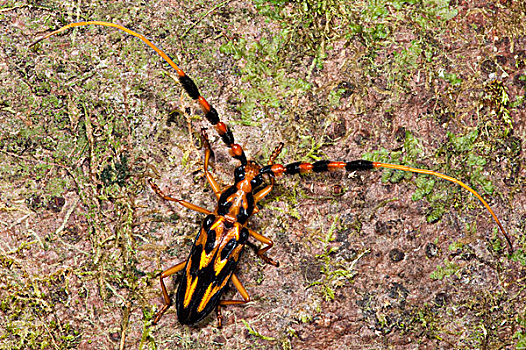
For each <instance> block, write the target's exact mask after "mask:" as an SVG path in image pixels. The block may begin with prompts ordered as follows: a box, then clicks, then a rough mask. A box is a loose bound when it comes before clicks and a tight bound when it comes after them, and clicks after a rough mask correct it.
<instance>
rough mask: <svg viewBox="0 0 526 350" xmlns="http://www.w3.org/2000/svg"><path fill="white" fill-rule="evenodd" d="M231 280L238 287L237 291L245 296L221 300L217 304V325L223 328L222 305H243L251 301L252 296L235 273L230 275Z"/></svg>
mask: <svg viewBox="0 0 526 350" xmlns="http://www.w3.org/2000/svg"><path fill="white" fill-rule="evenodd" d="M230 280H231V281H232V283H233V284H234V287H236V289H237V291H238V292H239V294H241V296H242V297H243V300H221V301H220V302H219V304H217V327H218V328H221V326H222V323H223V316H222V315H221V306H222V305H241V304H246V303H248V302H249V301H250V296H249V295H248V292H247V290H246V289H245V287H243V285H242V284H241V281H240V280H239V278H237V276H236V275H235V274H232V276H231V277H230Z"/></svg>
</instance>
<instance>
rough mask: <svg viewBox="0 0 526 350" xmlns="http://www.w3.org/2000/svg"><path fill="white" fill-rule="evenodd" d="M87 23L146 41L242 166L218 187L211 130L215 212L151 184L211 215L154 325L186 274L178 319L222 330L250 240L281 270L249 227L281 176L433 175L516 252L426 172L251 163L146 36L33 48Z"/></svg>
mask: <svg viewBox="0 0 526 350" xmlns="http://www.w3.org/2000/svg"><path fill="white" fill-rule="evenodd" d="M87 25H99V26H106V27H113V28H117V29H120V30H122V31H125V32H126V33H128V34H130V35H133V36H135V37H137V38H139V39H140V40H142V41H143V42H144V43H146V44H147V45H148V46H150V47H151V48H152V49H153V50H154V51H155V52H156V53H157V54H159V55H160V56H161V57H162V58H163V59H164V60H165V61H166V62H167V63H168V64H169V65H170V66H171V67H172V68H173V69H175V71H176V72H177V74H178V77H179V81H180V83H181V85H182V86H183V88H184V90H185V91H186V92H187V94H188V95H189V96H190V97H191V98H192V99H193V100H195V101H197V102H198V103H199V105H200V106H201V109H202V111H203V113H204V115H205V117H206V119H207V120H208V122H209V123H210V124H211V125H213V126H214V128H215V130H216V132H217V133H218V135H219V136H220V137H221V139H222V140H223V142H224V143H225V144H226V145H227V146H228V147H229V148H230V154H231V156H232V157H233V158H235V159H237V160H238V161H239V162H240V166H239V167H237V168H236V169H235V171H234V184H233V185H232V186H230V187H228V188H226V189H224V190H221V189H220V186H219V184H218V183H217V182H216V180H215V179H214V177H213V176H212V174H211V173H210V172H209V171H208V164H209V159H210V156H211V154H212V151H211V147H210V144H209V142H208V137H207V135H206V132H205V131H204V130H203V132H202V138H203V141H204V148H205V160H204V173H205V176H206V179H207V181H208V183H209V184H210V186H211V188H212V190H213V192H214V194H215V196H216V199H217V206H216V208H215V209H214V211H209V210H207V209H204V208H201V207H199V206H197V205H194V204H192V203H189V202H186V201H184V200H180V199H176V198H173V197H171V196H169V195H165V194H164V193H163V192H162V191H161V190H160V189H159V187H158V186H157V185H156V184H154V183H153V182H152V181H151V180H148V182H149V184H150V186H151V188H152V189H153V190H154V191H155V192H156V193H157V194H158V195H159V196H160V197H161V198H163V199H164V200H168V201H173V202H176V203H178V204H180V205H182V206H184V207H186V208H188V209H191V210H194V211H197V212H199V213H202V214H205V215H206V217H205V219H204V220H203V223H202V225H201V229H200V230H199V233H198V234H197V237H196V239H195V242H194V244H193V245H192V248H191V251H190V254H189V256H188V258H187V259H186V260H185V261H183V262H181V263H179V264H176V265H174V266H172V267H171V268H169V269H167V270H165V271H163V272H162V273H161V276H160V283H161V290H162V295H163V299H164V305H163V306H162V307H161V308H160V310H159V311H158V312H157V314H156V316H155V319H154V323H157V322H158V321H159V320H160V318H161V317H162V315H163V314H164V313H165V312H166V310H167V309H168V308H169V307H170V305H171V299H170V296H169V294H168V291H167V289H166V286H165V283H164V279H165V278H167V277H169V276H171V275H174V274H176V273H178V272H180V271H182V278H181V282H180V283H179V286H178V288H177V293H176V301H175V304H176V309H177V316H178V320H179V322H180V323H182V324H194V323H197V322H199V321H201V320H202V319H203V318H204V317H206V316H207V315H208V314H209V313H210V312H212V310H214V309H215V310H217V314H218V322H219V326H221V306H223V305H235V304H244V303H247V302H248V301H250V297H249V295H248V293H247V291H246V290H245V288H244V287H243V285H242V284H241V282H240V281H239V279H238V278H237V276H236V275H235V273H234V271H235V269H236V266H237V264H238V262H239V258H240V256H241V254H242V252H243V249H244V247H245V245H246V244H247V241H248V238H249V237H252V238H254V239H256V240H257V241H259V242H261V243H262V244H263V245H264V247H263V248H261V249H259V250H257V255H258V256H259V257H261V258H262V259H263V260H264V261H265V262H266V263H268V264H272V265H275V266H278V263H277V262H275V261H273V260H272V259H271V258H269V257H268V256H267V255H266V252H267V251H268V250H269V249H270V248H271V247H272V246H273V242H272V240H270V239H269V238H267V237H264V236H262V235H260V234H258V233H257V232H255V231H253V230H251V229H250V228H248V227H247V223H248V220H249V218H250V217H251V216H252V215H253V214H255V213H257V212H258V208H257V204H258V202H259V201H261V200H262V199H263V198H265V197H266V196H267V195H268V194H269V193H270V192H271V191H272V188H273V186H274V179H275V178H276V177H278V176H281V175H294V174H307V173H322V172H328V171H333V170H338V169H342V170H346V171H365V170H373V169H376V168H390V169H397V170H402V171H408V172H413V173H420V174H428V175H433V176H436V177H439V178H442V179H444V180H447V181H450V182H453V183H455V184H457V185H459V186H461V187H462V188H464V189H466V190H467V191H469V192H471V193H472V194H473V195H474V196H475V197H476V198H477V199H478V200H479V201H480V202H481V203H482V204H483V205H484V207H485V208H486V209H487V210H488V211H489V213H490V214H491V216H492V217H493V219H494V221H495V222H496V224H497V225H498V227H499V229H500V231H501V232H502V234H503V236H504V237H505V239H506V242H507V245H508V249H509V252H510V253H511V252H513V246H512V243H511V239H510V237H509V236H508V234H507V233H506V230H505V229H504V227H503V226H502V224H501V222H500V221H499V219H498V217H497V216H496V215H495V213H494V212H493V210H492V209H491V208H490V206H489V205H488V203H487V202H486V201H485V200H484V199H483V198H482V197H481V196H480V195H479V194H478V193H477V192H476V191H475V190H473V189H472V188H471V187H469V186H467V185H466V184H464V183H463V182H461V181H460V180H457V179H455V178H453V177H450V176H447V175H444V174H441V173H437V172H435V171H431V170H426V169H418V168H412V167H407V166H404V165H397V164H388V163H380V162H371V161H367V160H355V161H329V160H322V161H318V162H315V163H312V164H311V163H303V162H294V163H290V164H287V165H282V164H276V163H275V161H276V159H277V157H278V156H279V154H280V152H281V149H282V147H283V144H279V145H278V147H276V150H275V151H274V152H273V153H272V155H271V157H270V159H269V160H268V163H267V164H266V165H265V166H260V165H258V164H256V163H255V162H252V161H248V160H247V157H246V156H245V152H244V151H243V148H242V147H241V146H240V145H239V144H236V143H235V141H234V136H233V133H232V131H231V130H230V128H229V127H228V126H227V125H226V124H225V123H223V122H221V121H220V119H219V115H218V113H217V111H216V110H215V108H213V107H212V106H211V105H210V104H209V103H208V102H207V101H206V99H205V98H204V97H202V96H201V94H200V93H199V89H198V88H197V86H196V85H195V83H194V82H193V80H192V79H191V78H189V77H188V76H187V75H186V74H185V73H184V72H183V71H182V70H181V69H180V68H179V67H178V66H177V65H176V64H175V63H174V62H173V61H172V59H171V58H170V57H169V56H168V55H166V54H165V53H164V52H163V51H162V50H160V49H159V48H157V47H156V46H155V45H154V44H152V43H151V42H150V41H149V40H148V39H147V38H146V37H144V36H143V35H141V34H139V33H136V32H134V31H132V30H130V29H127V28H125V27H123V26H121V25H118V24H114V23H108V22H100V21H87V22H77V23H72V24H69V25H66V26H64V27H62V28H60V29H58V30H56V31H53V32H51V33H49V34H47V35H45V36H44V37H42V38H41V39H39V40H37V41H36V42H35V43H33V44H32V45H34V44H36V43H37V42H39V41H41V40H43V39H46V38H49V37H50V36H52V35H55V34H57V33H60V32H63V31H65V30H67V29H69V28H73V27H79V26H87ZM266 178H267V179H268V180H267V181H265V179H266ZM268 182H270V183H268ZM229 281H231V282H232V284H233V285H234V287H235V288H236V289H237V291H238V292H239V294H240V295H241V297H242V299H243V300H222V299H221V297H222V294H223V292H224V290H225V287H226V286H227V284H228V282H229Z"/></svg>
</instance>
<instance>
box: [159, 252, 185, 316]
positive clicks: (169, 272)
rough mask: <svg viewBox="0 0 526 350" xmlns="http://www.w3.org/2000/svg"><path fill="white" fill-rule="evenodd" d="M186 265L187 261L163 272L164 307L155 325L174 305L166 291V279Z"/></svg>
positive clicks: (160, 310)
mask: <svg viewBox="0 0 526 350" xmlns="http://www.w3.org/2000/svg"><path fill="white" fill-rule="evenodd" d="M185 264H186V261H183V262H180V263H179V264H177V265H175V266H172V267H170V268H169V269H168V270H165V271H163V273H161V290H162V292H163V300H164V305H163V306H161V308H160V309H159V311H157V314H156V315H155V319H154V320H153V324H156V323H157V322H159V320H160V319H161V317H162V316H163V314H164V313H165V312H166V310H168V308H169V307H170V306H171V305H172V301H171V300H170V296H169V295H168V291H167V290H166V286H165V285H164V279H165V278H166V277H169V276H171V275H174V274H176V273H178V272H179V271H181V270H182V269H184V266H185Z"/></svg>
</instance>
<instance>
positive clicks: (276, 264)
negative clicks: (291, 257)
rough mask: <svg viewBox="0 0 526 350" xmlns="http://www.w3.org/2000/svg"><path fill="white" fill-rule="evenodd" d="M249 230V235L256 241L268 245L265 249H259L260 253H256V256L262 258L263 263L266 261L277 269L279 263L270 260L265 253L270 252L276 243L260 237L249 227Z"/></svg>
mask: <svg viewBox="0 0 526 350" xmlns="http://www.w3.org/2000/svg"><path fill="white" fill-rule="evenodd" d="M247 230H248V233H249V234H250V235H251V236H252V237H254V238H255V239H257V240H258V241H260V242H261V243H263V244H266V245H267V246H266V247H264V248H261V249H259V250H258V251H256V254H257V255H258V256H259V257H260V258H261V259H263V261H265V262H266V263H267V264H270V265H274V266H276V267H278V266H279V262H277V261H274V260H272V259H271V258H269V257H268V256H267V255H266V254H265V253H266V252H267V250H269V249H270V248H272V246H274V242H272V240H271V239H270V238H267V237H265V236H263V235H260V234H259V233H257V232H256V231H253V230H251V229H249V228H248V227H247Z"/></svg>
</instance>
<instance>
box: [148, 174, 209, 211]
mask: <svg viewBox="0 0 526 350" xmlns="http://www.w3.org/2000/svg"><path fill="white" fill-rule="evenodd" d="M148 183H149V184H150V186H151V187H152V189H153V190H154V192H155V193H157V195H159V197H161V198H162V199H164V200H165V201H171V202H176V203H179V204H181V205H182V206H183V207H185V208H188V209H190V210H193V211H196V212H198V213H203V214H206V215H210V214H212V212H211V211H210V210H208V209H205V208H201V207H200V206H197V205H195V204H192V203H190V202H187V201H184V200H182V199H176V198H173V197H170V196H168V195H166V194H164V193H163V191H161V189H160V188H159V186H157V185H156V184H154V183H153V181H152V180H150V179H148Z"/></svg>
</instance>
